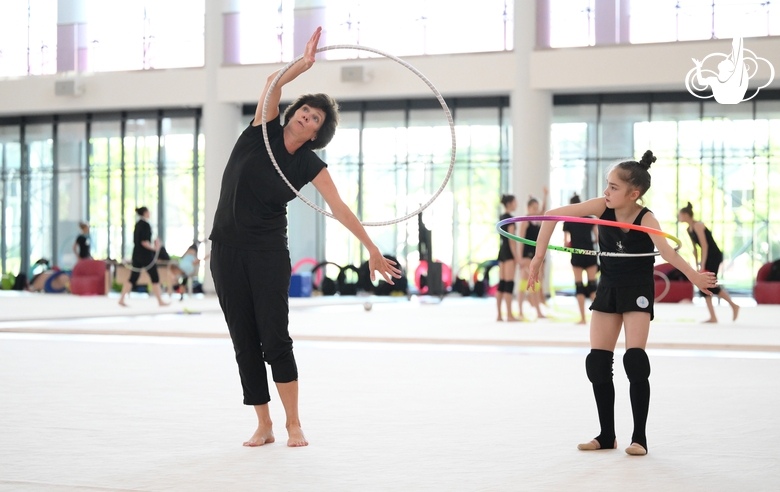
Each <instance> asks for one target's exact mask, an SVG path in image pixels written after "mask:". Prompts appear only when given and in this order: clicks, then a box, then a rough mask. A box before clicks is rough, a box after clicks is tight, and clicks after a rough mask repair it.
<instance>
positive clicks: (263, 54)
mask: <svg viewBox="0 0 780 492" xmlns="http://www.w3.org/2000/svg"><path fill="white" fill-rule="evenodd" d="M514 1H515V0H483V1H480V2H462V3H460V4H458V6H457V8H453V4H452V2H451V1H449V0H396V1H395V2H393V3H392V4H389V3H387V2H384V1H381V2H380V1H376V0H374V1H366V0H327V1H324V2H308V4H311V6H306V5H307V2H304V3H303V5H304V6H303V7H302V6H301V2H294V1H292V0H274V1H264V2H244V3H243V4H242V5H241V15H240V23H239V25H240V28H239V31H240V34H239V36H240V45H241V56H240V63H242V64H248V63H272V62H280V61H289V60H292V58H293V56H294V55H297V54H299V53H294V50H295V44H296V43H298V42H300V41H301V40H300V39H298V38H299V37H300V35H299V34H298V33H295V30H296V29H305V30H306V33H305V38H304V41H305V39H308V36H309V30H310V29H311V28H312V26H316V25H321V26H322V27H323V30H324V32H325V37H324V39H325V43H326V44H328V45H333V44H357V45H364V46H371V47H375V48H379V49H382V50H384V51H387V52H389V53H393V54H394V55H397V56H410V55H435V54H442V53H473V52H484V51H504V50H511V49H512V43H513V36H512V30H513V15H514ZM296 3H298V5H297V6H296ZM296 7H297V8H296ZM299 50H302V48H299ZM323 56H324V57H325V58H328V59H336V58H354V57H363V56H375V55H370V54H368V53H367V52H365V51H357V52H356V51H348V50H338V51H328V52H325V53H324V55H323Z"/></svg>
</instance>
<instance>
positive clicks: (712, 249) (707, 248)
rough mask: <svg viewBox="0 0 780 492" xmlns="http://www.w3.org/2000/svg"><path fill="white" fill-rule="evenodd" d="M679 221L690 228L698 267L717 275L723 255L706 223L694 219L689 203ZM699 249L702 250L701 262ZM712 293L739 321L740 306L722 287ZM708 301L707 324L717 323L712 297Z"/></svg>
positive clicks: (714, 289) (680, 213)
mask: <svg viewBox="0 0 780 492" xmlns="http://www.w3.org/2000/svg"><path fill="white" fill-rule="evenodd" d="M677 220H678V221H680V222H684V223H685V224H686V225H687V226H688V236H689V237H690V238H691V243H692V244H693V258H694V260H693V261H695V262H696V264H697V265H701V268H703V269H704V270H707V271H708V272H713V273H714V274H715V275H717V274H718V270H720V264H721V263H723V253H722V252H721V251H720V248H718V243H716V242H715V239H714V238H713V237H712V233H711V232H710V230H709V229H707V226H705V225H704V222H702V221H700V220H696V219H694V218H693V205H691V202H688V205H687V206H685V207H683V208H681V209H680V212H679V213H678V214H677ZM699 249H701V262H699ZM712 293H713V294H714V295H716V296H718V297H720V298H721V299H723V300H724V301H726V302H728V303H729V306H731V312H732V313H733V317H732V319H733V320H734V321H736V320H737V316H738V315H739V306H738V305H737V304H736V303H735V302H734V301H733V300H732V299H731V296H730V295H729V293H728V292H727V291H726V289H724V288H722V287H715V288H713V289H712ZM704 299H705V300H706V301H707V309H708V310H709V312H710V319H708V320H707V321H705V323H717V322H718V317H717V316H715V308H714V307H713V306H712V297H711V296H704Z"/></svg>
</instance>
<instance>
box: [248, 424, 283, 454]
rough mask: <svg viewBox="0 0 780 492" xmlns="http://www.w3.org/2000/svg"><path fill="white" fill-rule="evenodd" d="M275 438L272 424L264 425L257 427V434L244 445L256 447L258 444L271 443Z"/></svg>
mask: <svg viewBox="0 0 780 492" xmlns="http://www.w3.org/2000/svg"><path fill="white" fill-rule="evenodd" d="M275 440H276V439H275V438H274V431H273V429H272V428H271V426H270V425H269V426H266V425H263V426H258V427H257V430H256V431H255V434H254V435H253V436H252V437H251V438H250V439H249V440H248V441H247V442H245V443H244V446H248V447H251V448H254V447H257V446H262V445H263V444H270V443H272V442H274V441H275Z"/></svg>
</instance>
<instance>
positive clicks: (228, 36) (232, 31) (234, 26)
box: [222, 0, 241, 65]
mask: <svg viewBox="0 0 780 492" xmlns="http://www.w3.org/2000/svg"><path fill="white" fill-rule="evenodd" d="M222 36H223V40H224V45H223V50H222V64H224V65H240V64H241V1H240V0H228V1H227V5H226V6H225V11H224V13H223V14H222Z"/></svg>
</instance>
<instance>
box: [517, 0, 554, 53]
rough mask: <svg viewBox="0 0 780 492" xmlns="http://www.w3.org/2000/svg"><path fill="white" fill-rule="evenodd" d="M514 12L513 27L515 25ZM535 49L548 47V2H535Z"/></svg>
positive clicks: (546, 0)
mask: <svg viewBox="0 0 780 492" xmlns="http://www.w3.org/2000/svg"><path fill="white" fill-rule="evenodd" d="M516 12H517V11H515V25H517V13H516ZM515 46H516V45H515ZM536 47H537V48H549V47H550V0H536Z"/></svg>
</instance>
